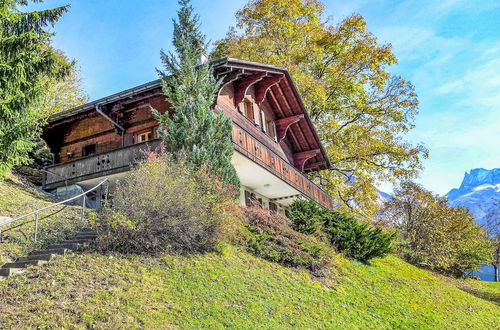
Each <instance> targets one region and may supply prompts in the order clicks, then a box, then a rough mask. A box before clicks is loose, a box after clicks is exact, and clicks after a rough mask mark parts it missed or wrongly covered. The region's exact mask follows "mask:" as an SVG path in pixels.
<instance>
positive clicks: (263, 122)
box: [260, 110, 267, 133]
mask: <svg viewBox="0 0 500 330" xmlns="http://www.w3.org/2000/svg"><path fill="white" fill-rule="evenodd" d="M266 124H267V122H266V114H265V113H264V111H263V110H260V125H261V126H262V131H263V132H264V133H267V125H266Z"/></svg>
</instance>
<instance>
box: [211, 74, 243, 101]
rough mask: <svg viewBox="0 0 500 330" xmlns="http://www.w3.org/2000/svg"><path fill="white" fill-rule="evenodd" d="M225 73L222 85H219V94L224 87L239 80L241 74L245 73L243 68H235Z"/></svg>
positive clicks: (218, 94)
mask: <svg viewBox="0 0 500 330" xmlns="http://www.w3.org/2000/svg"><path fill="white" fill-rule="evenodd" d="M224 74H225V76H224V78H223V79H222V83H221V86H220V87H219V92H218V93H217V96H220V93H221V92H222V90H223V89H224V87H226V86H227V85H228V84H230V83H232V82H233V81H235V80H238V78H240V77H241V75H242V74H243V71H242V70H234V71H231V72H228V73H227V74H226V73H224Z"/></svg>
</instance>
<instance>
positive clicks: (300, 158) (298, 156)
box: [293, 149, 321, 172]
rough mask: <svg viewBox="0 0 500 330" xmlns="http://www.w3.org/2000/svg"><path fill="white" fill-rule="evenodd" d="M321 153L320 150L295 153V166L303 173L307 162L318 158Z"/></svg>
mask: <svg viewBox="0 0 500 330" xmlns="http://www.w3.org/2000/svg"><path fill="white" fill-rule="evenodd" d="M320 152H321V151H320V150H319V149H312V150H307V151H302V152H298V153H295V154H293V164H294V165H295V167H296V168H297V169H298V170H299V171H301V172H303V171H304V164H305V162H306V161H307V160H308V159H311V158H313V157H316V156H317V155H318V154H319V153H320Z"/></svg>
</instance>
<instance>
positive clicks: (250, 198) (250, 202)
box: [245, 190, 264, 207]
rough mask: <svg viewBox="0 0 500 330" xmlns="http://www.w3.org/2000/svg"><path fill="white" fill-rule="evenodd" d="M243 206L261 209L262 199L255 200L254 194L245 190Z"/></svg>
mask: <svg viewBox="0 0 500 330" xmlns="http://www.w3.org/2000/svg"><path fill="white" fill-rule="evenodd" d="M245 205H246V206H247V207H254V206H258V207H263V205H264V203H263V202H262V198H257V196H255V194H254V193H252V192H249V191H246V190H245Z"/></svg>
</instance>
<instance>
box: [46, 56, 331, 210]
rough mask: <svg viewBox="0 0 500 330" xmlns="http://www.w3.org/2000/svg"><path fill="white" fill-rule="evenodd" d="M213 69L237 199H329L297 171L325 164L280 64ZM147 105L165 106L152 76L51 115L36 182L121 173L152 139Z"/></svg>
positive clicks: (84, 181)
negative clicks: (48, 154) (228, 125)
mask: <svg viewBox="0 0 500 330" xmlns="http://www.w3.org/2000/svg"><path fill="white" fill-rule="evenodd" d="M214 69H215V74H216V75H217V76H218V77H219V78H221V79H223V80H222V81H223V84H222V86H221V88H220V90H219V93H218V95H217V98H216V102H215V108H216V109H222V110H223V111H224V114H225V115H226V116H227V117H228V118H230V119H231V120H232V123H233V127H232V140H233V145H234V149H235V152H234V155H233V159H232V163H233V165H234V166H235V168H236V171H237V173H238V176H239V178H240V181H241V189H242V191H241V203H242V204H249V203H255V202H257V203H260V204H261V205H262V206H263V207H266V208H269V209H270V210H271V212H283V211H284V210H285V209H286V207H287V206H288V205H289V204H290V203H291V202H292V201H293V200H294V199H296V198H299V197H301V196H303V197H307V198H310V199H313V200H315V201H317V202H318V203H320V204H321V205H323V206H325V207H331V204H332V201H331V198H330V197H329V196H328V194H327V193H326V192H324V191H323V190H322V189H321V188H319V187H318V186H316V185H315V184H314V183H313V182H311V181H310V180H309V179H307V178H306V176H304V173H306V172H309V171H317V170H320V169H327V168H328V167H329V166H330V165H329V162H328V158H327V155H326V153H325V150H324V149H323V147H322V145H321V142H320V140H319V138H318V135H317V134H316V131H315V129H314V126H313V125H312V123H311V120H310V119H309V116H308V114H307V111H306V109H305V107H304V104H303V103H302V101H301V98H300V96H299V94H298V92H297V89H296V87H295V85H294V83H293V81H292V79H291V77H290V74H289V73H288V71H287V70H286V69H284V68H282V67H276V66H271V65H265V64H262V63H255V62H248V61H243V60H238V59H231V58H226V59H221V60H218V61H216V62H214ZM150 106H151V107H153V108H155V109H157V110H158V111H160V112H162V113H164V112H167V111H170V107H169V104H168V103H167V101H166V100H165V96H164V95H163V94H162V90H161V84H160V81H159V80H156V81H152V82H149V83H146V84H143V85H140V86H137V87H134V88H131V89H128V90H125V91H122V92H120V93H116V94H113V95H110V96H107V97H104V98H102V99H99V100H96V101H94V102H91V103H88V104H85V105H82V106H79V107H77V108H74V109H71V110H67V111H64V112H61V113H58V114H55V115H53V116H51V117H50V118H49V123H48V125H47V126H46V127H45V128H44V131H43V138H44V139H45V141H47V143H48V145H49V147H50V149H51V151H52V152H53V153H54V164H53V165H51V166H48V167H47V168H46V169H47V174H46V176H45V179H44V188H45V189H47V190H54V189H61V187H64V186H65V185H66V184H67V183H68V182H70V183H71V184H77V185H80V186H82V187H84V188H85V187H90V186H93V185H95V184H96V183H97V182H98V181H99V180H100V179H102V178H103V177H108V178H110V179H111V181H112V182H113V181H114V180H117V179H119V178H120V177H122V176H123V175H125V172H126V171H128V170H130V168H131V166H132V165H133V164H134V163H135V162H137V160H139V159H140V158H141V157H142V155H143V153H142V152H141V150H144V149H147V148H151V149H154V148H156V147H158V146H159V144H160V140H159V139H158V132H157V129H158V123H157V121H156V120H155V118H154V117H153V115H152V114H151V111H150Z"/></svg>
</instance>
